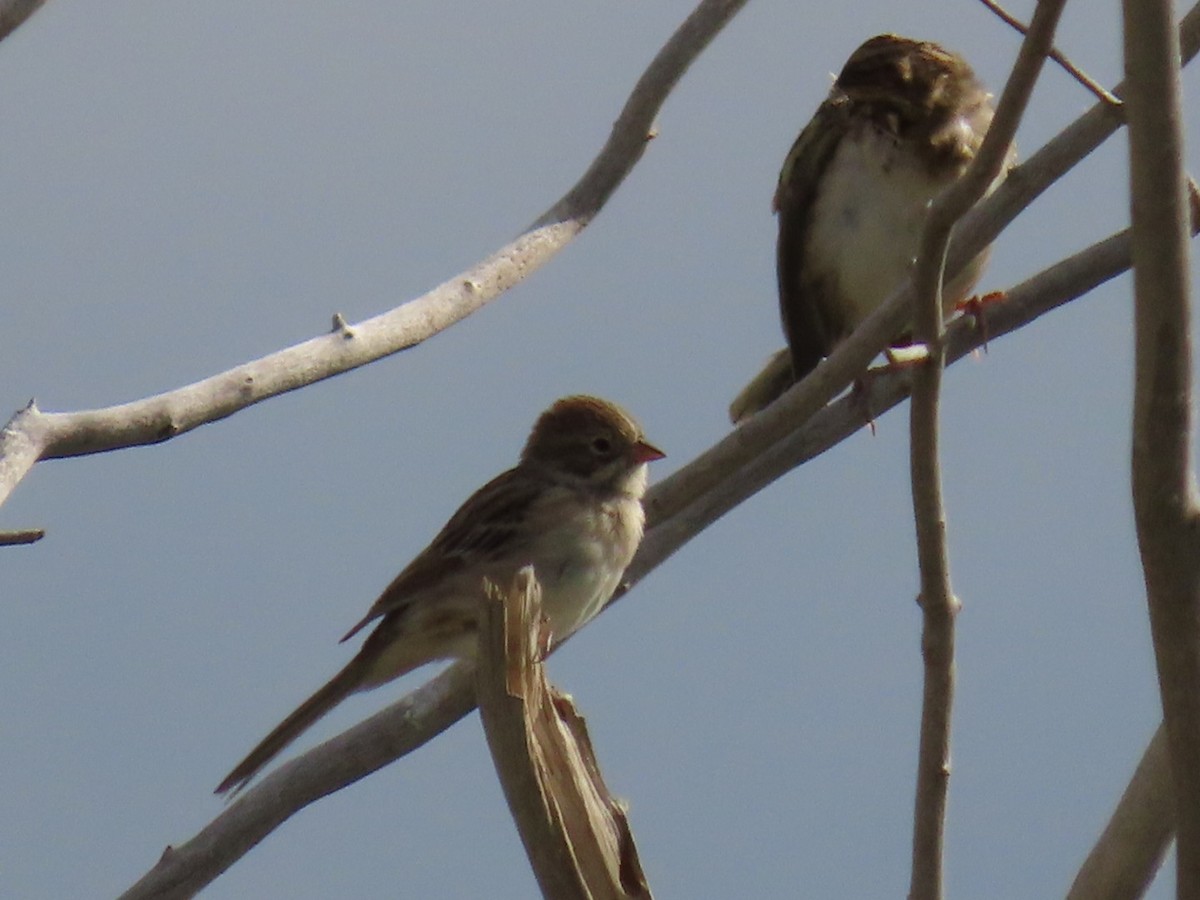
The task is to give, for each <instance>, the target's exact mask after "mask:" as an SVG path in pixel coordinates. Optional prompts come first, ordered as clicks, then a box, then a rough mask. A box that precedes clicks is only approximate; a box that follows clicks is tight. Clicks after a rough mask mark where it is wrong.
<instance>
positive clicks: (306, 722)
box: [217, 396, 663, 794]
mask: <svg viewBox="0 0 1200 900" xmlns="http://www.w3.org/2000/svg"><path fill="white" fill-rule="evenodd" d="M662 457H663V453H662V451H660V450H658V449H657V448H656V447H654V446H653V445H651V444H649V443H647V442H646V440H645V438H644V437H643V435H642V430H641V428H640V427H639V426H638V424H637V423H636V422H634V420H633V419H631V418H630V417H629V416H628V415H627V414H626V413H625V412H623V411H622V410H621V409H619V408H618V407H616V406H614V405H613V404H611V403H608V402H606V401H604V400H599V399H597V398H595V397H582V396H579V397H567V398H565V399H562V400H559V401H558V402H557V403H555V404H554V405H553V406H551V407H550V408H549V409H548V410H546V411H545V412H544V413H542V415H541V417H540V418H539V419H538V420H537V423H536V424H535V425H534V426H533V431H532V433H531V434H530V435H529V440H528V441H527V442H526V444H525V449H524V450H522V451H521V459H520V461H519V462H518V463H517V465H516V466H515V467H514V468H512V469H509V470H508V471H507V472H505V473H504V474H502V475H500V476H498V477H496V478H494V479H492V480H491V481H489V482H488V483H487V484H486V485H484V486H483V487H482V488H480V489H479V490H478V491H476V492H475V493H474V494H473V495H472V496H471V498H470V499H469V500H467V502H466V503H464V504H463V505H462V506H461V507H460V508H459V510H458V512H456V513H455V514H454V515H453V516H452V517H451V519H450V521H449V522H448V523H447V524H446V526H445V527H444V528H443V529H442V530H441V532H440V533H439V534H438V536H437V537H435V538H434V539H433V543H431V544H430V545H429V546H428V547H426V548H425V549H424V550H423V551H422V552H421V553H420V555H418V556H417V558H416V559H414V560H413V561H412V562H411V563H409V564H408V567H407V568H405V569H404V571H403V572H401V573H400V574H399V575H397V576H396V578H395V580H394V581H393V582H392V583H391V584H389V585H388V586H387V589H386V590H384V592H383V593H382V594H381V595H380V596H379V599H378V600H376V601H375V604H374V605H373V606H372V607H371V609H370V611H369V612H368V613H367V615H366V616H365V617H364V618H363V619H362V621H360V622H359V623H358V624H357V625H355V626H354V627H353V628H351V629H350V631H349V632H347V633H346V636H345V637H343V638H342V640H343V641H344V640H346V639H348V638H350V637H352V636H354V635H355V634H357V633H358V632H359V631H360V630H362V629H363V628H365V627H366V626H367V625H368V624H370V623H372V622H374V621H375V620H376V619H379V620H380V621H379V624H378V625H376V626H375V629H374V631H372V632H371V633H370V634H369V635H368V636H367V639H366V641H364V642H363V645H362V649H361V650H359V651H358V654H357V655H356V656H355V657H354V658H353V659H352V660H350V663H349V664H348V665H347V666H346V667H345V668H344V669H342V671H340V672H339V673H338V674H337V675H335V676H333V678H332V680H330V681H329V683H328V684H326V685H325V686H324V687H323V688H321V689H320V690H319V691H317V692H316V693H315V694H313V695H312V696H311V697H310V698H309V699H308V700H306V701H304V703H302V704H301V705H300V707H299V708H298V709H297V710H296V711H295V712H293V713H292V714H291V715H290V716H288V717H287V718H286V719H284V720H283V722H282V723H281V724H280V725H279V726H278V727H277V728H276V729H275V730H274V731H272V732H271V733H270V734H269V735H267V736H266V737H265V738H264V739H263V740H262V742H261V743H260V744H259V745H258V746H257V747H255V748H254V750H252V751H251V752H250V755H249V756H247V757H246V758H245V759H244V760H242V762H240V763H239V764H238V766H237V768H235V769H234V770H233V771H232V772H230V773H229V776H228V777H227V778H226V779H225V780H224V781H222V782H221V786H220V787H218V788H217V793H218V794H221V793H225V792H226V791H228V790H230V789H231V788H241V787H243V786H244V785H245V784H246V782H247V781H249V780H250V779H251V778H253V777H254V775H255V773H257V772H258V771H259V769H261V768H262V767H263V766H264V765H266V764H267V763H268V762H269V761H270V760H271V759H272V758H274V756H275V755H276V754H277V753H279V752H280V751H281V750H283V748H284V747H286V746H287V745H288V744H289V743H291V742H292V740H294V739H295V738H296V737H297V736H298V735H299V734H300V733H301V732H303V731H304V730H305V729H306V728H308V727H309V726H310V725H312V724H313V723H314V722H316V721H317V719H319V718H320V717H321V716H323V715H324V714H325V713H327V712H328V711H329V710H331V709H332V708H333V707H334V706H336V705H337V704H338V703H340V702H341V701H342V700H343V699H345V698H346V697H347V696H349V695H350V694H352V693H354V692H355V691H361V690H366V689H368V688H373V687H377V686H379V685H381V684H383V683H385V682H387V681H391V680H392V679H393V678H398V677H400V676H401V675H403V674H405V673H406V672H410V671H412V670H413V669H415V668H417V667H418V666H420V665H423V664H425V663H427V662H431V661H433V660H437V659H447V658H452V657H460V658H461V657H472V656H474V655H475V653H476V645H477V631H478V628H477V621H478V616H479V610H480V604H481V603H482V598H483V581H484V579H485V578H487V579H490V580H491V581H492V582H494V583H496V584H501V585H507V584H508V583H509V582H510V581H511V580H512V578H513V576H514V575H515V574H516V572H517V571H518V570H519V569H521V568H522V567H524V566H527V565H532V566H533V568H534V573H535V574H536V576H537V578H538V581H539V582H540V583H541V586H542V604H543V610H544V612H545V615H546V617H547V618H548V619H549V623H550V628H551V630H552V631H553V633H554V635H555V636H556V637H559V638H562V637H565V636H566V635H568V634H570V633H571V632H572V631H574V630H575V629H577V628H579V626H581V625H582V624H583V623H584V622H586V621H588V620H589V619H590V618H592V616H594V615H596V613H598V612H599V611H600V609H601V607H602V606H603V605H604V603H605V602H606V601H607V600H608V599H609V597H611V596H612V593H613V591H614V590H615V589H616V588H617V585H618V583H619V581H620V578H621V575H622V574H623V573H624V571H625V567H626V566H628V565H629V561H630V560H631V559H632V558H633V554H634V551H635V550H636V549H637V546H638V543H639V542H640V541H641V539H642V526H643V523H644V521H645V515H644V513H643V510H642V495H643V494H644V493H645V491H646V463H648V462H650V461H651V460H655V459H661V458H662Z"/></svg>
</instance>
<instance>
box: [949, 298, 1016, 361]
mask: <svg viewBox="0 0 1200 900" xmlns="http://www.w3.org/2000/svg"><path fill="white" fill-rule="evenodd" d="M1007 299H1008V294H1006V293H1004V291H992V292H991V293H988V294H982V295H979V294H977V295H976V296H974V297H971V298H969V299H967V300H963V301H960V302H959V303H956V304H954V309H955V312H960V313H962V314H963V315H966V316H970V317H971V318H972V319H974V320H975V324H976V326H977V327H978V328H979V333H980V334H981V335H982V336H983V344H982V346H983V352H984V353H987V349H988V325H987V308H988V306H989V305H991V304H993V303H1003V302H1004V301H1005V300H1007Z"/></svg>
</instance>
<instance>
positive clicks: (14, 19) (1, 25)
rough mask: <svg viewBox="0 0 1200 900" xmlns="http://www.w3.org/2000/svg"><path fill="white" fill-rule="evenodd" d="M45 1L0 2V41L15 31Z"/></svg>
mask: <svg viewBox="0 0 1200 900" xmlns="http://www.w3.org/2000/svg"><path fill="white" fill-rule="evenodd" d="M45 2H46V0H0V41H2V40H4V39H5V38H6V37H8V36H9V35H10V34H12V33H13V32H14V31H16V30H17V28H18V27H20V26H21V24H22V23H23V22H24V21H25V20H26V19H28V18H29V17H30V16H32V15H33V14H34V13H35V12H37V11H38V8H39V7H40V6H41V5H42V4H43V3H45Z"/></svg>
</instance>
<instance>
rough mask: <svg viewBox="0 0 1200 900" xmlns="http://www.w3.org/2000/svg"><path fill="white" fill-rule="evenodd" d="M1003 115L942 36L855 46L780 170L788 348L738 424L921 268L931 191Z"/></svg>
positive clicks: (737, 404)
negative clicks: (917, 264)
mask: <svg viewBox="0 0 1200 900" xmlns="http://www.w3.org/2000/svg"><path fill="white" fill-rule="evenodd" d="M992 114H993V108H992V104H991V95H990V94H989V93H988V92H987V90H986V89H985V88H984V87H983V85H982V84H980V82H979V80H978V79H977V78H976V77H975V73H974V72H973V71H972V70H971V67H970V66H969V65H967V62H966V60H964V59H963V58H962V57H961V56H959V55H958V54H956V53H952V52H950V51H949V50H946V49H944V48H942V47H940V46H938V45H937V44H934V43H932V42H930V41H915V40H911V39H910V38H906V37H900V36H899V35H895V34H881V35H878V36H876V37H873V38H871V39H870V40H868V41H867V42H866V43H864V44H863V45H862V46H861V47H859V48H858V49H857V50H855V51H854V53H853V54H851V56H850V59H849V60H847V61H846V65H845V66H844V67H843V68H842V71H841V74H840V75H838V77H837V79H836V80H835V81H834V84H833V88H832V89H831V90H830V92H829V96H828V97H827V98H826V99H825V101H824V102H823V103H822V104H821V105H820V107H819V108H818V109H817V112H816V114H815V115H814V116H813V118H812V120H811V121H810V122H809V123H808V124H807V125H806V126H805V127H804V129H803V130H802V131H801V132H800V136H799V137H798V138H796V142H795V143H794V144H793V145H792V149H791V150H790V151H789V152H788V154H787V157H786V158H785V159H784V161H783V168H782V170H781V171H780V173H779V182H778V186H777V187H776V190H775V198H774V201H773V203H772V207H773V209H774V211H775V212H776V213H777V214H778V217H779V241H778V245H777V249H776V274H777V278H778V283H779V312H780V316H781V318H782V320H783V332H784V335H785V337H786V338H787V342H788V347H787V349H786V350H782V351H780V352H779V353H777V354H775V356H774V357H772V358H771V360H770V361H768V363H767V365H766V367H765V368H764V369H763V371H762V372H761V373H760V374H759V375H758V376H757V377H756V378H755V379H754V381H752V382H751V383H750V384H749V385H747V387H746V388H744V389H743V390H742V392H741V393H740V394H739V395H738V396H737V398H736V399H735V400H734V401H733V403H732V404H731V405H730V409H729V415H730V419H731V420H732V421H733V422H734V423H735V424H736V423H738V422H740V421H742V420H744V419H746V418H748V417H749V416H751V415H753V414H754V413H756V412H758V411H759V410H761V409H764V408H765V407H766V406H767V405H769V404H770V403H772V402H774V400H775V399H776V398H778V397H779V396H780V395H781V394H782V393H783V392H784V391H786V390H787V389H788V388H789V387H791V385H792V384H793V383H795V382H797V381H799V380H800V379H802V378H803V377H804V376H805V375H807V374H808V373H809V372H811V371H812V370H813V369H814V368H816V366H817V363H819V362H820V361H821V359H822V358H823V357H825V356H828V355H829V354H830V353H831V352H832V351H833V348H834V347H836V346H837V344H838V343H839V342H840V341H842V340H843V339H845V338H846V337H847V336H849V334H850V333H851V332H852V331H853V330H854V329H855V327H856V326H857V325H858V324H859V323H860V322H861V321H862V320H863V319H865V318H866V317H867V316H868V315H869V314H870V313H871V312H873V311H874V310H875V309H876V308H877V307H878V306H879V305H880V304H882V303H883V301H884V300H886V299H887V297H888V295H890V294H891V293H892V291H894V290H895V289H896V288H898V287H899V286H900V284H901V283H902V282H903V281H904V279H905V278H907V277H908V275H909V271H910V269H911V268H912V264H913V260H914V258H915V257H916V254H917V250H918V243H919V241H920V237H921V231H922V228H923V227H924V224H925V217H926V215H927V211H928V209H929V204H930V202H931V201H932V200H933V199H934V198H935V197H936V196H937V195H938V194H939V193H940V192H941V191H942V190H943V189H945V188H946V186H947V185H949V184H950V183H951V182H953V181H954V180H955V179H957V178H959V177H961V176H962V174H963V173H964V172H965V171H966V169H967V167H968V166H969V165H970V163H971V160H972V159H974V158H975V154H976V152H978V150H979V146H980V144H982V143H983V137H984V134H985V133H986V132H987V129H988V126H989V125H990V124H991V121H992ZM1012 160H1013V151H1012V150H1011V148H1010V151H1009V164H1010V165H1011V163H1012ZM1008 168H1009V166H1006V167H1005V172H1007V169H1008ZM1002 178H1003V174H1002V175H1001V176H1000V177H998V178H997V179H996V181H995V182H994V183H993V184H992V185H991V186H990V188H989V190H994V189H995V187H996V186H997V185H998V184H999V183H1000V181H1001V180H1002ZM986 263H987V251H984V252H982V253H980V255H979V256H977V257H976V258H975V259H974V260H973V261H972V262H971V263H970V264H969V265H968V266H967V267H966V268H965V269H964V270H963V271H962V273H961V274H959V275H958V276H957V277H956V278H955V279H954V281H953V282H952V283H950V284H948V285H946V286H945V287H944V289H943V301H944V307H945V309H946V311H947V312H950V311H951V310H953V309H954V307H955V306H956V305H957V304H958V303H959V302H960V301H962V300H963V299H965V298H966V297H967V295H968V294H969V293H970V292H971V290H972V289H973V288H974V286H975V284H976V282H977V281H978V280H979V278H980V276H981V275H982V274H983V269H984V266H985V265H986Z"/></svg>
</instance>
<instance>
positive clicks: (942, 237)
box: [909, 0, 1065, 900]
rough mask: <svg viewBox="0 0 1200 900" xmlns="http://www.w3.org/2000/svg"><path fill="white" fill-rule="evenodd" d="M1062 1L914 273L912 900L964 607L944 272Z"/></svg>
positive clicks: (944, 765) (938, 801) (935, 819)
mask: <svg viewBox="0 0 1200 900" xmlns="http://www.w3.org/2000/svg"><path fill="white" fill-rule="evenodd" d="M1064 4H1065V0H1054V2H1050V0H1043V2H1042V3H1039V4H1038V7H1037V11H1036V12H1035V13H1034V17H1033V22H1032V23H1031V24H1030V27H1029V31H1028V33H1027V34H1026V36H1025V40H1024V41H1022V43H1021V50H1020V53H1019V54H1018V55H1017V61H1016V63H1015V64H1014V65H1013V70H1012V74H1011V75H1010V76H1009V79H1008V83H1007V84H1006V85H1005V87H1004V93H1003V94H1002V95H1001V97H1000V102H999V104H998V105H997V108H996V115H995V117H994V118H993V120H992V124H991V126H990V127H989V128H988V132H987V135H986V136H985V138H984V141H983V145H982V146H981V147H980V148H979V154H978V156H977V157H976V158H975V160H974V162H973V163H972V164H971V167H970V168H969V169H968V170H967V171H966V172H965V173H964V174H963V177H962V178H960V179H959V180H958V181H956V182H954V183H953V184H951V185H950V187H948V188H947V189H946V190H945V191H943V192H942V193H941V194H940V195H939V196H938V197H937V199H936V200H934V202H933V204H932V206H931V207H930V210H929V217H928V219H927V220H926V222H925V228H924V231H923V232H922V234H921V250H920V254H919V255H918V257H917V262H916V267H915V270H914V273H913V290H914V292H915V294H916V300H915V304H916V308H915V310H914V312H915V315H914V323H915V328H914V336H915V337H916V339H917V340H918V341H919V342H921V343H923V344H925V345H926V347H927V349H928V351H929V356H928V359H927V360H926V362H925V363H923V364H921V365H918V366H917V368H916V370H915V372H914V373H913V399H912V405H911V407H910V411H911V425H910V429H911V434H912V438H911V444H912V451H911V473H912V492H913V516H914V520H915V523H916V532H917V559H918V562H919V565H920V574H921V595H920V603H921V610H922V613H923V627H922V634H921V653H922V657H923V659H924V663H925V682H924V692H923V693H924V696H923V698H922V705H921V739H920V749H919V752H918V759H917V786H916V798H915V804H914V812H913V857H912V859H913V861H912V881H911V884H910V886H909V897H910V900H940V898H941V896H942V866H943V854H944V841H945V820H946V795H947V791H948V788H949V781H950V713H951V708H952V704H953V699H954V619H955V616H956V614H957V612H958V608H959V603H958V600H957V599H956V598H955V597H954V593H953V591H952V589H951V586H950V556H949V550H948V549H947V545H946V512H945V508H944V505H943V502H942V480H941V461H940V456H939V451H938V439H939V434H938V403H939V396H940V393H941V383H942V369H943V366H944V363H945V353H946V350H945V347H944V345H943V341H942V334H943V330H944V328H943V322H942V270H943V267H944V263H945V259H946V250H947V248H948V246H949V243H950V233H951V231H952V229H953V228H954V226H955V224H956V223H957V222H958V220H959V219H961V218H962V217H963V215H964V214H965V213H966V212H967V211H968V210H969V209H970V208H971V207H972V206H973V205H974V204H975V203H976V202H978V201H979V199H980V198H981V197H983V196H984V194H985V193H986V192H987V190H988V188H989V187H990V186H991V185H992V184H994V183H995V181H996V179H997V177H998V176H999V175H1000V174H1001V172H1002V170H1003V168H1004V166H1005V164H1006V162H1007V160H1008V157H1009V155H1010V152H1011V151H1010V148H1011V146H1012V140H1013V137H1014V136H1015V135H1016V132H1017V126H1018V125H1019V124H1020V121H1021V117H1022V116H1023V115H1024V113H1025V107H1026V105H1027V103H1028V102H1029V97H1030V95H1031V94H1032V93H1033V86H1034V84H1036V82H1037V78H1038V75H1039V73H1040V72H1041V69H1042V64H1043V63H1044V62H1045V59H1046V54H1047V53H1048V52H1049V50H1050V48H1051V46H1052V45H1053V42H1054V29H1055V27H1056V26H1057V25H1058V18H1059V15H1060V14H1061V13H1062V7H1063V5H1064Z"/></svg>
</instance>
